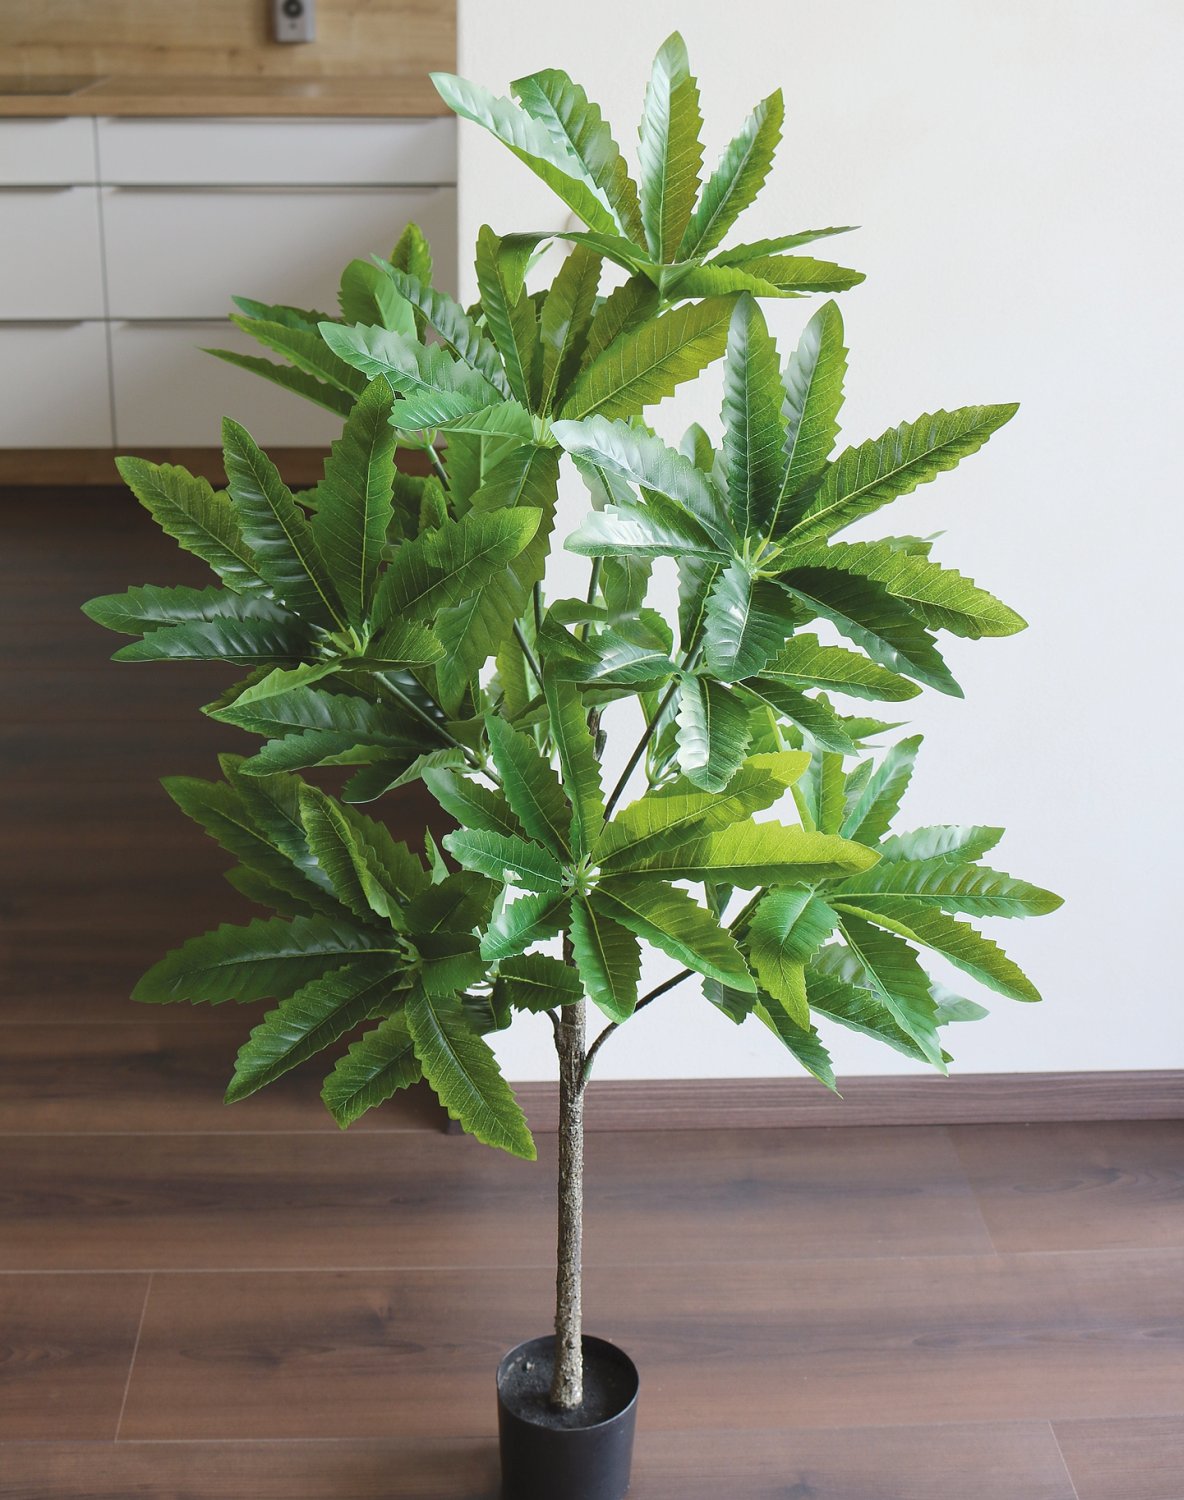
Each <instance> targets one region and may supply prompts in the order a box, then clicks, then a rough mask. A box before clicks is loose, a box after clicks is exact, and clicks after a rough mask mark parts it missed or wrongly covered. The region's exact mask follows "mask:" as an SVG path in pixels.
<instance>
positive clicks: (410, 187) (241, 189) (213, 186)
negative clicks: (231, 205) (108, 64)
mask: <svg viewBox="0 0 1184 1500" xmlns="http://www.w3.org/2000/svg"><path fill="white" fill-rule="evenodd" d="M102 186H103V187H107V188H110V189H111V190H112V191H113V192H117V193H171V194H173V195H174V196H176V195H178V194H182V193H183V194H185V195H186V196H193V197H197V196H199V195H201V194H203V193H204V194H209V193H245V194H249V195H250V196H251V197H260V196H262V195H263V194H267V193H271V194H275V193H301V194H309V193H316V194H318V196H319V195H322V194H324V193H335V194H341V195H342V196H345V195H348V194H350V193H374V192H382V193H430V192H436V191H438V190H440V189H442V188H449V189H451V188H454V187H455V186H456V183H455V181H453V182H350V183H341V182H325V183H319V182H105V183H103V184H102Z"/></svg>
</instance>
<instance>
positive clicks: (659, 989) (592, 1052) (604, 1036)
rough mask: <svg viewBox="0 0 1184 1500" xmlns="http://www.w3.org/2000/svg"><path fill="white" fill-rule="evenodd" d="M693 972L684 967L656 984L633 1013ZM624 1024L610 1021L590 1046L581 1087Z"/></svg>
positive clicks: (585, 1085)
mask: <svg viewBox="0 0 1184 1500" xmlns="http://www.w3.org/2000/svg"><path fill="white" fill-rule="evenodd" d="M693 973H694V970H693V969H683V970H682V971H681V972H680V973H678V974H672V975H671V977H670V978H669V979H665V980H663V981H662V983H661V984H659V985H655V986H654V988H653V989H652V990H650V992H649V994H648V995H643V996H642V997H641V999H640V1000H639V1001H638V1002H637V1004H636V1006H635V1007H634V1009H633V1014H634V1015H636V1014H637V1012H638V1011H639V1010H644V1009H645V1008H646V1006H647V1005H652V1004H653V1002H654V1001H655V1000H657V999H658V998H659V997H660V996H662V995H664V994H666V992H667V991H668V990H672V989H673V988H674V987H675V985H677V984H681V983H682V982H683V980H684V979H690V977H691V975H692V974H693ZM623 1024H624V1023H623V1022H621V1021H610V1022H609V1023H608V1025H607V1026H606V1027H605V1028H604V1030H603V1031H602V1032H601V1033H600V1035H599V1036H598V1037H597V1038H596V1040H595V1041H594V1042H593V1043H592V1045H591V1046H590V1047H589V1048H588V1051H587V1054H586V1055H585V1057H584V1071H583V1074H582V1076H581V1080H580V1088H581V1089H585V1088H587V1087H588V1080H589V1078H591V1076H592V1063H593V1060H594V1059H595V1057H596V1054H597V1053H598V1052H599V1051H600V1049H601V1047H603V1046H604V1044H605V1042H607V1041H608V1039H609V1037H610V1036H612V1034H613V1032H614V1031H619V1030H620V1028H621V1026H622V1025H623Z"/></svg>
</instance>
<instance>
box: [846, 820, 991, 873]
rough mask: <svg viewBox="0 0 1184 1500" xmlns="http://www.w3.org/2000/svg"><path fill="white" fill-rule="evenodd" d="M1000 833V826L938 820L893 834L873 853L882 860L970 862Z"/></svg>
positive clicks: (979, 856)
mask: <svg viewBox="0 0 1184 1500" xmlns="http://www.w3.org/2000/svg"><path fill="white" fill-rule="evenodd" d="M1002 837H1003V829H1002V828H983V827H975V826H967V827H959V826H958V825H956V824H953V823H937V824H933V825H931V826H930V827H928V828H916V829H914V830H913V831H912V832H911V833H896V834H893V835H892V836H891V837H890V838H886V839H884V841H883V842H882V843H880V844H878V845H877V846H876V853H877V854H878V855H879V856H880V858H881V859H882V860H895V859H909V860H925V861H930V862H932V861H937V860H942V861H947V862H949V863H952V864H969V863H970V862H971V861H972V860H976V859H981V858H982V857H983V855H984V854H986V853H987V852H988V851H989V850H991V849H993V848H994V847H995V845H996V844H997V843H998V842H999V840H1000V839H1001V838H1002Z"/></svg>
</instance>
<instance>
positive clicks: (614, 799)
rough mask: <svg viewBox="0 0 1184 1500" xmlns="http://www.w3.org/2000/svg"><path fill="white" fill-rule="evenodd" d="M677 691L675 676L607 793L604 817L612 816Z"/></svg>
mask: <svg viewBox="0 0 1184 1500" xmlns="http://www.w3.org/2000/svg"><path fill="white" fill-rule="evenodd" d="M677 691H678V678H677V677H676V678H675V679H674V681H673V682H672V683H671V684H670V686H669V687H668V688H667V689H666V691H665V693H664V694H663V695H662V701H661V702H660V703H659V704H658V706H657V708H656V709H655V710H654V717H653V718H652V719H651V720H650V722H649V723H648V724H647V725H646V726H645V733H644V734H643V735H642V737H641V739H640V740H638V742H637V746H636V748H635V749H634V751H633V754H632V755H631V756H630V757H629V759H628V761H627V762H626V765H625V769H624V770H623V771H622V772H621V776H620V780H619V781H618V782H617V784H616V786H615V787H613V789H612V792H611V793H610V794H609V799H608V801H607V802H606V803H605V807H604V816H605V818H606V819H608V818H611V817H612V812H613V808H614V807H616V805H617V803H618V802H619V801H620V800H621V794H622V792H624V790H625V788H626V786H627V785H628V784H629V778H630V776H632V775H633V773H634V771H636V769H637V763H638V761H640V759H641V757H642V756H643V755H644V754H645V752H646V750H647V748H648V747H649V743H650V741H651V740H652V739H653V737H654V731H655V730H656V729H657V727H658V723H659V720H660V719H661V717H662V715H663V714H664V713H665V712H666V710H667V708H669V706H670V700H671V699H672V698H673V697H674V695H675V693H676V692H677Z"/></svg>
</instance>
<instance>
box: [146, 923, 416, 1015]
mask: <svg viewBox="0 0 1184 1500" xmlns="http://www.w3.org/2000/svg"><path fill="white" fill-rule="evenodd" d="M393 945H394V938H393V936H388V937H385V938H383V937H376V936H375V935H374V934H372V933H369V932H364V931H362V930H361V929H359V928H357V927H355V926H354V925H353V924H352V923H348V922H345V921H341V920H338V919H337V918H333V917H323V916H315V917H294V918H293V919H292V921H290V922H285V921H281V920H280V919H279V918H278V917H273V918H268V919H264V918H257V919H256V920H255V921H253V922H248V923H247V925H246V926H245V927H235V926H233V925H231V924H229V923H226V924H224V925H223V926H221V927H217V928H215V929H214V931H213V932H207V933H205V934H204V935H203V936H201V937H195V938H190V939H189V941H188V942H187V943H185V944H183V945H182V946H181V947H180V948H175V949H174V950H173V952H171V953H169V954H167V955H166V956H165V957H164V958H162V959H161V960H160V962H159V963H158V964H155V965H154V966H153V967H152V968H151V969H149V970H148V972H147V974H145V975H144V977H143V978H142V979H141V980H140V982H139V984H137V985H136V987H135V989H134V990H133V991H132V999H133V1000H142V1001H146V1002H147V1003H149V1004H153V1005H168V1004H172V1003H173V1002H174V1001H177V1000H193V1001H207V1002H208V1003H209V1004H211V1005H220V1004H221V1003H222V1002H223V1001H224V1000H238V1001H239V1002H240V1003H241V1002H244V1001H248V1000H262V999H265V998H266V997H267V996H269V995H289V994H291V993H292V992H293V991H294V990H297V989H299V988H300V986H301V985H304V984H307V983H309V981H310V980H313V979H319V978H320V977H321V975H322V974H325V973H327V972H328V971H329V970H330V969H336V968H340V967H341V965H342V964H344V963H347V962H348V961H349V960H350V959H352V958H355V957H358V956H361V955H364V954H385V953H389V952H391V951H392V950H393Z"/></svg>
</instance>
